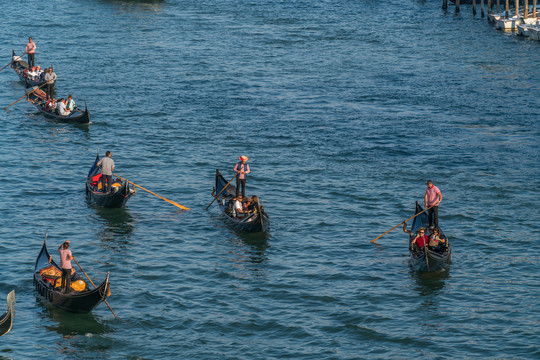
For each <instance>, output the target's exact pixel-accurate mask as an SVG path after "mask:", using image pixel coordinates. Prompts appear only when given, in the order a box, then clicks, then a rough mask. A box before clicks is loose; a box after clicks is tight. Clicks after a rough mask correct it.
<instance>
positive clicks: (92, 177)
mask: <svg viewBox="0 0 540 360" xmlns="http://www.w3.org/2000/svg"><path fill="white" fill-rule="evenodd" d="M98 162H99V154H97V155H96V160H95V161H94V163H93V164H92V167H91V168H90V171H89V172H88V177H87V178H86V196H87V198H88V200H91V201H93V202H94V203H96V204H97V205H99V206H103V207H106V208H119V207H122V206H124V205H125V204H126V202H127V201H128V200H129V198H130V197H131V196H132V195H133V194H135V193H136V192H137V191H136V190H135V188H130V186H129V182H128V181H127V180H126V181H123V180H122V179H119V178H117V179H116V180H113V184H112V186H111V191H110V192H107V193H106V192H103V190H102V188H101V181H100V180H101V169H100V168H99V167H98V166H97V164H98Z"/></svg>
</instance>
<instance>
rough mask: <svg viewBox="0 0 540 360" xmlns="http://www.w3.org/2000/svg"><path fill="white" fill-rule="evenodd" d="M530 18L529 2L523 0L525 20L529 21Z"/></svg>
mask: <svg viewBox="0 0 540 360" xmlns="http://www.w3.org/2000/svg"><path fill="white" fill-rule="evenodd" d="M528 17H529V1H528V0H523V18H524V19H527V18H528Z"/></svg>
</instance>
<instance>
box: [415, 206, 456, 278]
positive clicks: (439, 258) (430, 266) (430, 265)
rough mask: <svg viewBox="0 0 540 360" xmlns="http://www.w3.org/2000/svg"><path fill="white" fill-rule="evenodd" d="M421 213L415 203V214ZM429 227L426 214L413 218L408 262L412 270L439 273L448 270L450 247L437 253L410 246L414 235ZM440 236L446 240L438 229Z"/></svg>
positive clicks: (425, 248) (450, 254)
mask: <svg viewBox="0 0 540 360" xmlns="http://www.w3.org/2000/svg"><path fill="white" fill-rule="evenodd" d="M422 211H423V209H422V207H421V206H420V204H418V202H417V203H416V212H415V214H418V213H421V212H422ZM428 226H429V219H428V215H427V213H426V212H424V213H422V214H420V215H418V216H417V217H415V218H414V221H413V224H412V227H411V231H412V233H413V234H411V236H410V237H409V253H410V262H411V266H412V267H413V269H415V270H417V271H441V270H445V269H447V268H448V266H449V265H450V261H451V256H452V246H451V245H450V244H448V246H447V247H446V248H445V249H444V251H441V252H438V251H434V250H430V249H429V247H422V248H418V247H416V245H411V242H412V240H413V239H414V233H415V232H416V231H417V230H418V229H420V228H426V229H427V231H429V229H428ZM439 231H440V236H441V237H442V238H444V239H446V240H447V238H446V235H444V233H443V232H442V230H441V229H440V228H439Z"/></svg>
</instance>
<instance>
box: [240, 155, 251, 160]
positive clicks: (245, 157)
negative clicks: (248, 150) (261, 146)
mask: <svg viewBox="0 0 540 360" xmlns="http://www.w3.org/2000/svg"><path fill="white" fill-rule="evenodd" d="M239 159H240V160H242V161H248V160H249V158H248V157H247V156H245V155H242V156H240V157H239Z"/></svg>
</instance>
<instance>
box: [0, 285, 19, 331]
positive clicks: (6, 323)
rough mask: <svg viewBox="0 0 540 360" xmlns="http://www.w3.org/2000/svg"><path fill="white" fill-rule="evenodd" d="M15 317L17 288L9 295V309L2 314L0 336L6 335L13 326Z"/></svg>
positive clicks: (0, 317)
mask: <svg viewBox="0 0 540 360" xmlns="http://www.w3.org/2000/svg"><path fill="white" fill-rule="evenodd" d="M13 318H15V290H11V292H10V293H9V294H8V296H7V310H6V312H5V313H4V314H3V315H2V316H0V336H2V335H6V334H7V333H8V332H9V331H10V330H11V327H12V326H13Z"/></svg>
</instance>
